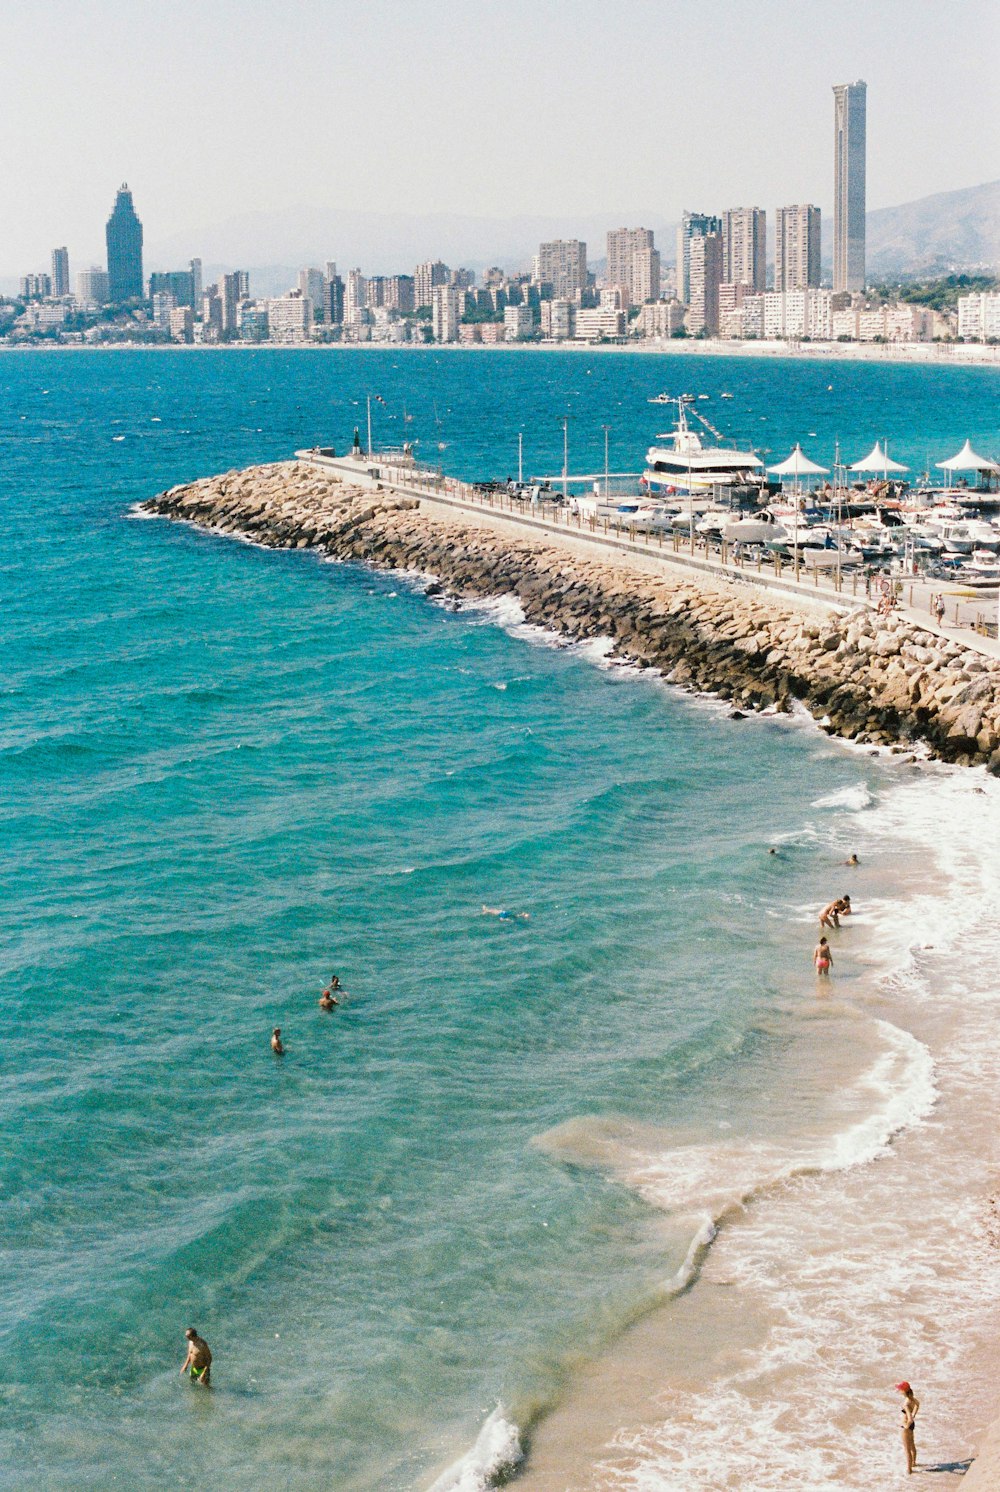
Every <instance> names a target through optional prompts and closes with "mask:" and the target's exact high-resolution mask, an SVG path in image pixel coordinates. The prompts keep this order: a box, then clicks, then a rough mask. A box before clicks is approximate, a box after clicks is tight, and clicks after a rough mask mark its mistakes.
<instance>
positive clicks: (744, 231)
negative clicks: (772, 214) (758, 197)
mask: <svg viewBox="0 0 1000 1492" xmlns="http://www.w3.org/2000/svg"><path fill="white" fill-rule="evenodd" d="M722 278H723V280H724V281H725V282H727V283H728V284H732V285H749V286H750V287H751V289H752V290H756V291H758V292H759V291H761V290H764V289H766V287H767V214H766V213H765V212H764V209H763V208H762V207H730V208H727V210H726V211H725V212H724V213H723V214H722Z"/></svg>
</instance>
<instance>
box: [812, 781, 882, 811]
mask: <svg viewBox="0 0 1000 1492" xmlns="http://www.w3.org/2000/svg"><path fill="white" fill-rule="evenodd" d="M874 801H875V799H874V797H873V796H872V792H871V789H870V788H869V787H868V786H867V784H865V783H864V782H853V783H851V784H850V785H849V786H848V787H841V788H838V789H837V791H836V792H834V793H827V794H826V796H825V797H822V798H814V799H813V804H812V806H813V807H814V808H849V809H855V810H857V809H861V808H870V807H871V805H872V804H873V803H874Z"/></svg>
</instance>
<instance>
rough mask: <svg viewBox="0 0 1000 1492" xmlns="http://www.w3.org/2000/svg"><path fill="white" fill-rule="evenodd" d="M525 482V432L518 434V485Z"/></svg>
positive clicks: (521, 431) (520, 431)
mask: <svg viewBox="0 0 1000 1492" xmlns="http://www.w3.org/2000/svg"><path fill="white" fill-rule="evenodd" d="M523 481H524V431H523V430H519V431H518V432H517V485H518V486H519V487H520V485H521V483H522V482H523Z"/></svg>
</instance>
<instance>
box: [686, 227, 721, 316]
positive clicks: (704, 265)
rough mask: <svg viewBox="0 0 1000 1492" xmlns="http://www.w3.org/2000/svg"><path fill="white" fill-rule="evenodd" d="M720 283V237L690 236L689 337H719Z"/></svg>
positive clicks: (700, 234) (712, 235) (717, 235)
mask: <svg viewBox="0 0 1000 1492" xmlns="http://www.w3.org/2000/svg"><path fill="white" fill-rule="evenodd" d="M721 283H722V234H721V233H695V234H693V235H692V237H691V239H690V242H689V264H688V286H689V298H688V306H689V307H690V309H689V311H688V331H689V332H690V333H691V334H692V336H698V335H699V334H703V335H704V336H706V337H716V336H718V334H719V285H720V284H721Z"/></svg>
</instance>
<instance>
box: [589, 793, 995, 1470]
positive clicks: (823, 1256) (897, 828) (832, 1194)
mask: <svg viewBox="0 0 1000 1492" xmlns="http://www.w3.org/2000/svg"><path fill="white" fill-rule="evenodd" d="M977 789H979V791H977ZM983 789H985V790H983ZM814 806H815V807H823V808H826V809H830V810H832V812H831V813H830V815H829V819H830V823H829V825H826V827H827V828H829V830H830V833H831V836H836V837H839V838H840V839H841V840H842V841H843V840H844V839H845V838H846V837H847V835H850V836H851V842H852V843H856V844H857V845H858V848H859V851H860V853H861V860H862V867H863V868H866V869H867V868H872V869H873V872H874V873H875V874H878V868H879V866H880V864H881V863H883V862H887V861H891V862H892V863H893V864H899V863H902V864H903V865H904V867H905V873H904V874H901V875H900V877H899V878H898V879H897V880H896V881H895V883H894V887H893V890H894V892H895V895H894V896H893V895H892V894H888V893H884V894H882V895H876V896H871V897H865V901H864V905H865V910H866V924H867V925H866V927H865V929H864V939H863V941H861V940H854V942H853V943H852V945H851V955H852V958H854V959H855V960H860V961H861V962H862V963H867V964H868V965H869V966H870V969H871V973H872V974H873V975H874V981H873V982H872V981H869V986H868V987H869V988H871V989H872V990H873V992H874V993H875V994H876V995H877V998H878V999H879V1001H880V1004H881V1005H882V1006H883V1008H885V1009H887V1010H888V1011H889V1012H891V1015H892V1017H893V1018H892V1019H888V1020H887V1019H883V1018H881V1017H880V1018H879V1019H878V1021H877V1023H876V1024H875V1030H876V1031H877V1033H878V1037H879V1043H880V1045H879V1049H878V1051H877V1052H876V1054H875V1056H874V1060H873V1061H872V1062H871V1064H870V1065H869V1066H868V1067H867V1069H866V1070H865V1072H864V1073H863V1074H862V1075H861V1077H860V1078H859V1079H858V1082H857V1085H856V1094H855V1096H856V1097H857V1098H859V1099H862V1098H863V1097H864V1095H865V1094H866V1093H867V1095H868V1105H867V1112H865V1105H864V1103H861V1104H859V1105H858V1107H859V1108H860V1109H861V1117H859V1118H856V1119H855V1120H854V1121H853V1122H851V1123H850V1124H848V1125H847V1126H846V1127H845V1128H843V1129H841V1130H840V1131H838V1132H837V1133H836V1134H834V1135H832V1136H829V1137H828V1138H827V1139H826V1141H824V1142H822V1143H819V1142H817V1144H816V1147H815V1152H814V1160H815V1162H816V1164H815V1167H814V1168H813V1169H811V1168H810V1167H809V1165H807V1164H806V1165H803V1164H801V1162H802V1161H803V1160H804V1159H805V1158H806V1157H805V1154H804V1153H803V1151H802V1150H801V1148H799V1147H795V1148H796V1149H797V1150H798V1153H797V1154H796V1155H794V1156H793V1157H788V1158H787V1164H786V1167H785V1170H784V1174H783V1175H780V1174H776V1173H775V1172H774V1170H773V1162H774V1161H776V1160H777V1159H778V1157H777V1155H776V1154H775V1155H772V1156H768V1154H767V1153H766V1150H765V1151H764V1152H762V1151H761V1150H760V1148H759V1147H757V1148H755V1149H754V1150H750V1149H748V1147H747V1146H746V1144H745V1143H744V1144H742V1145H741V1144H740V1142H737V1146H736V1153H735V1155H734V1156H733V1157H731V1158H730V1160H729V1161H726V1160H725V1159H724V1156H723V1153H722V1150H723V1147H720V1150H719V1152H718V1153H717V1154H716V1156H715V1159H716V1161H717V1163H718V1164H717V1166H716V1165H713V1164H712V1163H711V1162H712V1158H713V1148H714V1147H712V1146H706V1147H692V1149H694V1150H695V1152H696V1153H695V1154H693V1155H689V1156H688V1157H687V1158H686V1160H685V1162H684V1165H683V1167H682V1168H680V1167H679V1166H678V1163H677V1162H678V1156H677V1152H676V1151H675V1152H673V1153H672V1154H670V1155H669V1156H666V1155H664V1156H661V1157H660V1158H659V1161H657V1160H655V1159H654V1158H652V1157H650V1158H649V1159H648V1161H647V1163H646V1164H645V1166H643V1165H641V1164H638V1165H637V1166H636V1170H635V1174H634V1177H633V1180H634V1182H635V1183H637V1184H638V1185H639V1186H640V1188H641V1190H642V1191H643V1194H644V1195H646V1196H647V1197H648V1198H649V1199H650V1200H652V1201H654V1202H655V1201H657V1199H658V1200H659V1204H660V1205H668V1206H675V1205H678V1204H683V1203H684V1202H685V1201H690V1200H692V1199H693V1195H694V1193H696V1192H697V1190H698V1188H699V1187H706V1186H708V1185H714V1188H715V1193H716V1195H715V1197H714V1198H713V1199H712V1210H713V1211H716V1210H717V1207H718V1202H719V1198H720V1195H721V1194H723V1193H724V1192H725V1191H726V1190H727V1189H728V1191H729V1193H730V1195H731V1196H732V1197H733V1198H734V1199H736V1200H738V1201H740V1207H739V1209H737V1208H734V1209H733V1210H732V1211H731V1212H730V1214H729V1216H728V1218H727V1219H726V1222H727V1224H728V1225H727V1226H723V1227H721V1228H720V1229H719V1230H718V1235H717V1237H715V1238H714V1242H713V1239H712V1237H711V1236H710V1235H709V1234H708V1233H706V1232H704V1231H703V1232H702V1233H701V1234H700V1235H696V1237H695V1238H693V1239H692V1250H694V1251H695V1252H696V1251H697V1246H698V1245H699V1244H700V1245H701V1247H702V1249H704V1247H705V1246H706V1245H707V1244H708V1243H712V1248H711V1252H710V1254H709V1256H708V1258H707V1260H706V1261H704V1263H703V1265H702V1266H701V1267H702V1268H703V1269H704V1277H705V1278H706V1280H714V1281H715V1282H717V1283H722V1284H726V1285H729V1286H731V1287H736V1290H735V1292H734V1294H735V1295H736V1296H737V1298H738V1306H736V1307H734V1309H736V1310H737V1311H738V1312H739V1313H740V1314H741V1315H743V1316H745V1317H747V1318H749V1319H753V1320H755V1321H759V1322H761V1323H763V1325H764V1327H765V1330H764V1337H763V1341H762V1343H761V1344H760V1345H758V1346H755V1347H753V1348H749V1349H745V1350H743V1351H742V1352H741V1353H740V1354H739V1356H738V1360H737V1361H736V1362H735V1364H734V1363H733V1361H732V1356H733V1354H730V1360H729V1361H726V1360H725V1358H723V1359H722V1366H721V1368H720V1369H719V1370H718V1371H715V1372H712V1373H708V1374H707V1375H706V1376H705V1377H704V1378H703V1381H702V1382H701V1383H700V1384H699V1385H698V1386H697V1387H693V1386H692V1385H691V1384H690V1373H689V1372H688V1373H685V1374H683V1375H682V1377H681V1378H680V1379H679V1380H678V1381H675V1382H670V1383H669V1387H668V1392H667V1395H666V1397H665V1398H664V1401H663V1405H662V1410H661V1414H660V1417H659V1421H658V1422H657V1420H656V1416H655V1414H653V1415H647V1416H646V1419H647V1423H646V1424H645V1425H644V1427H643V1428H642V1429H641V1430H638V1431H636V1430H632V1429H630V1428H628V1427H623V1428H622V1429H621V1430H620V1431H619V1432H618V1434H617V1435H615V1436H613V1437H612V1440H611V1441H610V1442H609V1444H608V1445H607V1447H606V1449H605V1452H604V1453H603V1454H599V1455H598V1456H597V1457H596V1458H595V1459H596V1460H597V1462H598V1464H597V1466H596V1469H595V1473H594V1484H595V1486H599V1487H600V1488H602V1489H625V1492H663V1489H666V1488H673V1487H678V1488H680V1487H683V1488H685V1489H686V1492H700V1489H705V1492H707V1489H712V1492H719V1489H726V1492H748V1489H750V1492H785V1489H787V1492H793V1489H795V1492H798V1489H801V1488H803V1487H809V1488H810V1492H846V1489H851V1492H862V1489H867V1488H869V1487H871V1486H872V1485H879V1486H883V1485H888V1484H889V1482H890V1481H891V1480H893V1479H894V1477H895V1475H898V1473H899V1471H900V1469H901V1468H900V1466H899V1455H900V1453H899V1446H898V1439H897V1437H896V1435H895V1434H894V1424H895V1416H896V1407H897V1406H896V1404H895V1402H894V1396H893V1394H892V1389H891V1385H892V1383H893V1382H894V1381H895V1380H896V1379H897V1378H901V1377H908V1378H910V1379H912V1380H913V1381H914V1382H915V1383H916V1384H917V1386H918V1392H921V1393H922V1394H923V1395H924V1398H925V1414H924V1416H923V1418H922V1425H921V1433H920V1434H919V1435H918V1451H919V1454H920V1460H921V1463H923V1464H930V1465H936V1464H942V1463H949V1462H956V1461H958V1462H960V1461H961V1459H962V1458H963V1457H964V1456H966V1455H967V1454H968V1453H969V1450H970V1448H971V1447H970V1442H969V1439H968V1438H967V1432H966V1431H965V1430H963V1427H967V1426H970V1425H972V1424H975V1423H976V1422H977V1418H979V1417H980V1416H982V1415H984V1414H987V1413H989V1412H990V1411H991V1405H990V1403H989V1385H988V1384H986V1385H984V1384H982V1383H980V1382H979V1381H978V1380H977V1379H975V1378H972V1379H970V1375H969V1372H968V1363H969V1354H970V1352H971V1351H972V1350H973V1349H974V1347H975V1346H976V1344H977V1342H979V1341H980V1340H982V1339H983V1338H984V1336H990V1335H992V1334H993V1332H994V1330H995V1323H996V1321H997V1319H998V1316H1000V1271H998V1270H997V1267H996V1254H995V1248H994V1245H993V1244H992V1243H991V1241H990V1224H989V1220H988V1212H987V1207H986V1199H987V1197H988V1196H989V1195H990V1194H991V1192H992V1191H993V1190H994V1189H995V1177H996V1174H997V1170H998V1168H1000V1137H998V1136H997V1134H996V1127H995V1125H994V1124H993V1123H992V1122H991V1119H990V1115H989V1113H988V1112H986V1111H984V1106H983V1095H984V1093H992V1092H994V1091H995V1090H996V1087H997V1085H998V1084H1000V1053H998V1050H997V1046H996V1042H995V1039H994V1038H995V1026H996V1019H997V1015H998V1013H1000V978H998V977H997V976H996V975H995V974H994V972H993V969H994V967H995V941H996V917H995V907H994V901H995V887H996V885H997V883H998V877H1000V784H997V783H995V782H992V781H990V780H988V779H985V778H984V776H983V775H982V774H976V773H970V772H968V771H963V770H961V769H953V768H945V767H939V766H935V767H931V768H928V769H926V770H923V771H921V772H920V773H919V774H913V775H910V774H907V776H905V777H902V776H901V777H900V779H898V780H897V781H896V782H895V783H893V782H891V780H890V783H889V785H888V787H887V789H886V791H884V792H880V793H879V795H878V798H877V800H874V801H873V800H872V799H871V797H870V795H869V794H868V793H867V792H866V791H865V792H860V791H856V790H854V789H851V790H848V792H847V793H844V794H842V795H834V794H831V795H830V796H829V798H828V799H825V800H820V802H819V803H818V804H815V805H814ZM824 823H825V821H824ZM856 930H859V929H856V928H853V927H852V929H851V931H852V932H854V931H856ZM859 998H860V1001H861V1004H860V1006H859V1009H858V1019H860V1020H864V1019H865V1017H864V1013H863V1012H864V1004H865V1002H866V999H867V997H866V995H865V991H864V988H863V989H862V991H861V994H860V996H859ZM913 1022H916V1023H917V1025H918V1027H920V1028H921V1029H922V1028H924V1027H926V1029H927V1032H928V1040H926V1041H925V1040H921V1039H918V1036H917V1035H916V1034H915V1033H914V1032H912V1031H910V1030H907V1029H905V1026H906V1025H908V1024H911V1023H913ZM928 1121H929V1122H928ZM633 1138H634V1137H633ZM632 1148H633V1163H635V1161H636V1159H637V1156H636V1154H635V1152H636V1151H637V1150H638V1149H639V1148H641V1147H639V1146H637V1145H636V1144H635V1143H633V1147H632ZM806 1148H808V1147H806ZM887 1158H889V1160H888V1163H884V1162H885V1161H886V1159H887ZM873 1162H879V1163H878V1164H872V1163H873ZM755 1174H756V1175H757V1176H758V1177H767V1176H768V1174H770V1175H771V1176H772V1178H773V1179H772V1182H771V1183H765V1184H764V1185H763V1187H760V1186H758V1189H757V1190H756V1191H754V1190H753V1189H752V1186H751V1182H752V1178H753V1176H754V1175H755ZM734 1183H735V1184H734ZM741 1195H742V1200H740V1199H741ZM747 1203H749V1205H745V1204H747ZM689 1257H690V1255H689ZM685 1264H686V1265H687V1264H688V1261H685ZM980 1422H981V1419H980Z"/></svg>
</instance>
